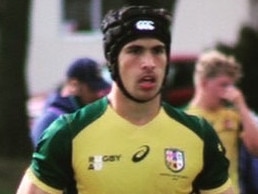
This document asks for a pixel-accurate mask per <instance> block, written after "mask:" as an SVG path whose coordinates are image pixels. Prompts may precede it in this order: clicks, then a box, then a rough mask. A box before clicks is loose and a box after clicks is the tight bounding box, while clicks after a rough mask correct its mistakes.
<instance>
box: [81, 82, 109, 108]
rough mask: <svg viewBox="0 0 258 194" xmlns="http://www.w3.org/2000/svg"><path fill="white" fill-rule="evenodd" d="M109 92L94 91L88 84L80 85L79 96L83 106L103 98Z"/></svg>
mask: <svg viewBox="0 0 258 194" xmlns="http://www.w3.org/2000/svg"><path fill="white" fill-rule="evenodd" d="M108 92H109V91H108V90H100V91H94V90H92V89H90V88H89V86H88V85H87V84H86V83H79V85H78V94H77V95H78V96H79V97H80V98H81V101H82V103H83V104H88V103H91V102H93V101H95V100H98V99H99V98H102V97H103V96H105V95H106V94H107V93H108Z"/></svg>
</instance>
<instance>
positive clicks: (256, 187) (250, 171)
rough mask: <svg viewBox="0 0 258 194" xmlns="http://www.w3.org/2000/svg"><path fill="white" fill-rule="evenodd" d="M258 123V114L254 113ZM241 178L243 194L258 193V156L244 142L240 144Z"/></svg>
mask: <svg viewBox="0 0 258 194" xmlns="http://www.w3.org/2000/svg"><path fill="white" fill-rule="evenodd" d="M253 116H254V118H255V119H256V123H257V125H258V115H257V113H254V114H253ZM239 173H240V174H239V179H240V188H241V194H257V193H258V157H257V156H254V155H252V154H251V153H249V151H248V149H247V148H246V146H245V145H244V144H241V145H240V157H239Z"/></svg>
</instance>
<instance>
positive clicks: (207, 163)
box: [194, 119, 231, 193]
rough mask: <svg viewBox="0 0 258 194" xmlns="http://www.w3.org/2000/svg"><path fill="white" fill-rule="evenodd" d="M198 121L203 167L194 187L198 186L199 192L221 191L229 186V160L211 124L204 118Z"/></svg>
mask: <svg viewBox="0 0 258 194" xmlns="http://www.w3.org/2000/svg"><path fill="white" fill-rule="evenodd" d="M200 122H201V130H203V133H201V134H202V138H203V141H204V167H203V170H202V171H201V173H200V174H199V175H198V177H197V179H196V181H195V183H194V187H195V188H199V189H200V190H201V191H202V192H201V193H214V191H216V192H218V191H219V192H223V191H225V190H227V189H228V188H229V187H230V186H231V181H230V179H229V175H228V168H229V161H228V159H227V158H226V156H225V148H224V146H223V145H222V143H221V141H220V139H219V138H218V136H217V134H216V132H215V130H214V129H213V128H212V127H211V125H209V124H208V122H207V121H206V120H204V119H201V120H200Z"/></svg>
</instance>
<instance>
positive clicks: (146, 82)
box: [139, 76, 156, 90]
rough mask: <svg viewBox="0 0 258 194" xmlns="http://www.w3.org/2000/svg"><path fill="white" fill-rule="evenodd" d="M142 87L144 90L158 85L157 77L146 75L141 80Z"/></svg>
mask: <svg viewBox="0 0 258 194" xmlns="http://www.w3.org/2000/svg"><path fill="white" fill-rule="evenodd" d="M139 84H140V87H141V88H142V89H144V90H151V89H153V88H154V87H155V86H156V78H155V77H154V76H144V77H143V78H141V79H140V80H139Z"/></svg>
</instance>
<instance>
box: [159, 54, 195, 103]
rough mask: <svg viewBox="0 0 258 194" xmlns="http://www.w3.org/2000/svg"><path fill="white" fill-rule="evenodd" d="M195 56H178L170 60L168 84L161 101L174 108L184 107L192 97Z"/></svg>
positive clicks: (173, 56)
mask: <svg viewBox="0 0 258 194" xmlns="http://www.w3.org/2000/svg"><path fill="white" fill-rule="evenodd" d="M197 56H198V55H197V54H178V55H172V56H171V58H170V70H169V75H168V83H167V84H166V87H165V90H164V92H163V99H164V100H165V101H167V102H168V103H170V104H172V105H173V106H175V107H180V106H184V105H185V104H187V103H188V102H189V100H190V99H191V98H192V97H193V93H194V87H193V70H194V65H195V62H196V60H197Z"/></svg>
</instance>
